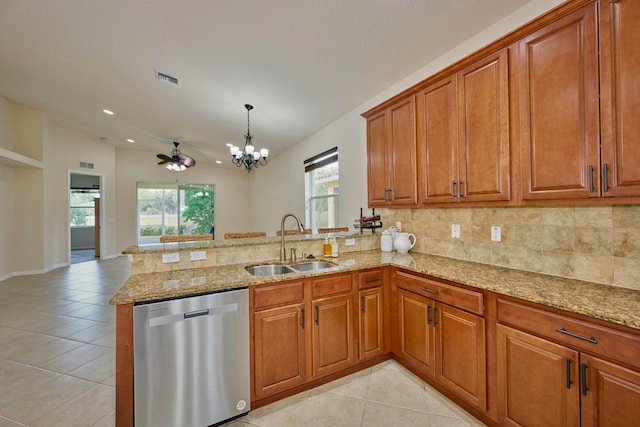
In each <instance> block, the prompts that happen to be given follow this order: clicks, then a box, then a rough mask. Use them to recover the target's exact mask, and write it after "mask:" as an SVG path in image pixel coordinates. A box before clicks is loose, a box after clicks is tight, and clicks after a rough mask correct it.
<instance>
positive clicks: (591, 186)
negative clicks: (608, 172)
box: [589, 165, 596, 193]
mask: <svg viewBox="0 0 640 427" xmlns="http://www.w3.org/2000/svg"><path fill="white" fill-rule="evenodd" d="M595 190H596V188H595V186H594V184H593V165H589V192H590V193H593V192H594V191H595Z"/></svg>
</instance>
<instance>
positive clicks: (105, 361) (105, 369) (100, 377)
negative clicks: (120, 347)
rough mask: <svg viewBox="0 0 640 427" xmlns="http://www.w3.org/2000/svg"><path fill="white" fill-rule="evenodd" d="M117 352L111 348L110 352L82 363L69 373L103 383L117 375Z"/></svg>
mask: <svg viewBox="0 0 640 427" xmlns="http://www.w3.org/2000/svg"><path fill="white" fill-rule="evenodd" d="M115 369H116V353H115V351H114V350H111V351H110V352H109V353H107V354H105V355H103V356H100V357H98V358H97V359H94V360H92V361H91V362H89V363H87V364H85V365H82V366H81V367H79V368H77V369H74V370H73V371H71V372H69V375H73V376H74V377H79V378H83V379H85V380H89V381H94V382H97V383H101V382H103V381H106V380H108V379H109V378H111V377H113V376H114V375H115V373H116V372H115Z"/></svg>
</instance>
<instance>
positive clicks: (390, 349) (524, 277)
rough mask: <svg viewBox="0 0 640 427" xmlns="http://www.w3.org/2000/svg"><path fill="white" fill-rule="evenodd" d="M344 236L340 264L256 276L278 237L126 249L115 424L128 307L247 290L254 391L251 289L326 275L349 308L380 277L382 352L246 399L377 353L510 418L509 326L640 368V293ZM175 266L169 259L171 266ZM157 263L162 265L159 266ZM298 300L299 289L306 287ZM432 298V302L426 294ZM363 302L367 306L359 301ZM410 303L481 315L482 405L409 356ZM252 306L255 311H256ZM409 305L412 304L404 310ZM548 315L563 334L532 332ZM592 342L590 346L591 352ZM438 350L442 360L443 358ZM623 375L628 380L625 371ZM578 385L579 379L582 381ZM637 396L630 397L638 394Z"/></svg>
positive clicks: (461, 400) (356, 365) (124, 419)
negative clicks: (128, 267)
mask: <svg viewBox="0 0 640 427" xmlns="http://www.w3.org/2000/svg"><path fill="white" fill-rule="evenodd" d="M349 238H353V239H354V243H355V244H354V245H353V246H349V247H346V246H344V239H342V238H341V239H340V240H341V242H340V244H341V252H340V256H339V257H338V258H329V259H326V260H327V261H333V262H335V263H336V264H337V267H336V268H335V269H331V270H330V271H323V272H312V273H291V274H285V275H274V276H253V275H251V274H249V273H248V272H247V271H246V270H245V267H246V266H248V265H256V264H264V263H267V262H270V263H271V262H272V261H271V260H274V259H277V258H278V256H277V253H278V252H279V241H276V239H274V238H268V237H267V238H262V239H240V240H238V241H233V242H232V241H221V242H210V243H203V242H193V243H178V244H166V245H157V246H150V247H140V248H138V247H131V248H128V249H127V250H126V251H125V253H127V254H128V255H130V257H131V260H132V275H131V277H130V278H129V280H127V282H126V283H125V284H124V285H123V287H122V288H121V289H120V290H119V291H118V292H117V293H116V295H115V296H114V297H113V299H112V300H111V304H112V305H117V342H116V354H117V356H116V367H117V372H116V394H117V396H116V417H117V424H118V425H132V422H133V402H132V400H133V363H132V360H133V359H132V357H133V344H132V343H133V341H132V327H133V315H132V313H133V306H134V304H137V303H144V302H149V301H156V300H162V299H168V298H182V297H188V296H193V295H201V294H207V293H213V292H218V291H222V290H228V289H234V288H240V287H249V290H250V307H251V309H252V321H251V325H252V334H251V336H252V342H251V345H252V352H251V353H252V388H256V385H255V380H254V378H253V375H254V374H255V364H256V363H258V361H257V360H255V357H256V356H255V354H254V348H253V347H254V345H255V343H254V342H253V339H254V337H255V336H254V333H255V330H254V328H255V324H254V322H255V320H254V318H253V316H256V319H258V318H259V317H258V315H259V314H260V313H258V312H257V308H256V307H258V303H257V302H256V301H255V298H254V294H253V292H256V291H257V290H261V289H265V290H267V291H269V290H272V289H273V290H276V292H277V291H278V289H277V288H278V287H279V286H280V285H282V286H283V287H282V288H281V289H282V290H283V291H282V292H278V293H277V294H278V295H284V294H285V293H287V294H288V293H289V292H288V291H287V292H285V290H286V289H289V290H291V289H297V288H296V287H297V286H299V289H300V290H301V292H302V294H304V295H307V293H308V294H312V293H313V292H316V290H317V289H320V284H321V282H322V281H323V280H325V278H326V280H325V281H330V280H331V279H332V278H339V279H340V280H341V281H340V282H337V281H333V282H331V286H332V287H336V286H338V285H336V284H337V283H347V285H346V287H344V288H342V290H341V291H339V292H342V294H341V295H343V296H345V295H346V296H348V297H349V298H351V299H349V300H348V301H349V302H348V304H347V307H350V305H349V304H351V305H357V304H358V303H359V302H360V301H358V300H359V299H360V298H357V297H358V296H361V297H365V296H366V294H364V293H363V292H365V290H363V289H364V288H366V286H363V285H364V283H365V282H366V280H364V279H363V277H369V276H366V274H369V275H371V274H373V275H374V276H375V278H376V279H377V278H379V279H378V280H380V282H379V284H378V285H377V286H378V287H379V288H380V294H379V295H380V296H381V305H380V311H381V317H380V319H381V323H380V328H381V329H380V330H381V331H383V335H384V337H383V339H382V343H381V344H380V345H381V352H379V353H377V356H375V357H369V358H366V357H360V358H356V359H354V362H353V363H352V364H351V365H349V367H346V368H344V369H342V370H340V371H338V372H332V373H331V374H330V375H326V376H322V375H318V374H314V373H311V372H306V371H305V368H303V371H305V373H304V375H303V376H306V377H305V378H302V379H301V380H300V383H299V384H298V385H296V386H294V387H292V388H290V389H288V390H285V391H278V392H274V393H272V394H269V392H266V393H264V392H263V393H262V394H260V393H258V394H259V398H258V396H256V393H255V391H256V390H255V389H252V405H253V407H258V406H261V405H263V404H267V403H270V402H272V401H275V400H278V399H280V398H282V397H286V396H287V395H290V394H293V393H296V392H299V391H302V390H304V389H306V388H310V387H314V386H316V385H319V384H321V383H323V382H327V381H330V380H333V379H336V378H338V377H340V376H342V375H346V374H348V373H351V372H355V371H356V370H358V369H362V368H364V367H367V366H371V364H375V363H378V361H380V360H384V359H386V358H389V357H394V358H396V359H397V360H398V361H400V363H403V364H404V365H405V366H407V367H408V368H409V369H410V370H412V371H413V372H414V373H416V374H417V375H419V376H420V377H421V378H423V379H424V380H425V381H427V382H429V383H430V384H432V385H433V386H434V387H436V388H437V389H438V390H440V391H442V392H443V393H444V394H446V395H447V396H448V397H451V398H452V399H453V400H454V401H456V403H458V404H460V405H461V406H463V407H464V408H465V409H467V410H469V411H470V412H471V413H472V414H473V415H474V416H477V417H478V418H480V419H481V420H483V421H484V422H486V423H489V424H496V423H502V422H503V420H504V419H505V417H506V416H507V415H505V408H506V406H505V405H506V403H505V402H504V400H505V398H504V396H503V395H502V394H503V392H504V390H503V388H504V387H509V386H508V384H509V381H510V380H509V365H508V364H507V363H506V362H505V361H504V360H503V357H504V352H505V351H508V350H509V349H510V347H509V346H511V345H513V342H515V341H513V340H512V339H511V338H512V337H511V335H509V333H513V334H516V333H518V334H524V335H526V336H527V337H529V336H531V337H534V336H535V338H536V339H537V340H540V341H545V342H547V340H542V338H538V337H540V336H542V337H543V338H548V339H549V340H551V341H549V342H550V343H551V342H552V343H553V344H554V345H558V344H564V345H566V346H569V347H571V348H572V349H575V350H580V351H590V352H591V353H595V354H596V355H598V356H602V357H603V358H604V359H605V360H606V363H609V364H610V363H611V362H612V361H618V360H619V361H620V365H621V366H618V365H616V368H619V369H624V372H625V373H631V374H633V375H637V376H640V374H638V371H640V360H639V358H638V357H637V355H638V354H640V312H639V311H638V309H637V308H638V306H639V304H640V291H636V290H631V289H625V288H620V287H615V286H607V285H601V284H595V283H589V282H584V281H579V280H572V279H564V278H560V277H554V276H548V275H543V274H537V273H531V272H525V271H519V270H513V269H507V268H500V267H494V266H489V265H484V264H478V263H473V262H468V261H460V260H455V259H451V258H444V257H439V256H433V255H427V254H421V253H409V254H398V253H395V252H393V253H385V252H381V251H380V250H379V236H375V235H373V236H372V235H363V236H350V237H349ZM321 242H322V239H320V238H318V236H303V237H300V236H298V237H295V236H290V237H288V238H287V245H288V247H296V248H297V249H298V253H301V252H303V251H304V252H306V253H312V254H318V253H319V250H318V248H320V243H321ZM350 250H351V251H350ZM193 251H205V252H206V260H199V261H183V262H182V261H181V262H178V263H173V264H162V262H161V261H162V254H167V253H176V252H177V253H179V254H180V259H181V260H182V259H186V260H189V259H190V252H193ZM318 259H321V258H318ZM171 266H174V267H173V269H172V270H171V269H170V268H171ZM176 267H177V268H176ZM156 269H157V270H163V269H164V270H165V271H154V270H156ZM336 280H337V279H336ZM345 281H346V282H345ZM359 283H360V287H359V286H358V284H359ZM339 286H342V285H339ZM429 288H431V289H429ZM433 289H436V290H435V291H434V290H433ZM438 291H439V293H438ZM359 292H360V293H359ZM434 292H435V293H434ZM460 296H461V297H462V299H465V298H468V297H473V298H476V299H477V301H479V303H478V304H476V306H474V307H471V306H469V305H468V304H466V303H465V302H464V301H463V302H457V299H459V298H458V297H460ZM405 297H415V299H414V300H410V299H406V298H405ZM425 297H426V298H425ZM282 298H284V297H282ZM300 298H303V296H302V295H301V296H300ZM427 298H430V299H429V300H427ZM467 300H468V299H467ZM467 300H465V301H467ZM361 301H363V302H364V299H362V300H361ZM407 301H411V302H415V301H418V302H422V301H426V302H425V304H426V305H425V310H427V309H426V307H429V309H428V310H429V311H427V312H426V314H428V315H429V319H428V320H429V321H431V317H430V316H431V311H430V310H431V307H435V308H434V311H433V315H434V317H435V316H436V308H437V307H440V308H439V309H438V311H437V313H438V314H439V315H440V316H441V317H439V319H440V320H439V322H438V323H437V322H435V321H434V327H435V326H436V325H438V324H439V323H442V322H445V323H444V325H446V322H447V317H445V315H448V314H447V311H446V310H447V308H449V309H450V310H451V309H455V310H457V311H458V312H461V314H465V315H468V314H469V313H467V312H468V311H469V312H472V313H473V314H472V315H473V316H475V318H477V319H478V320H480V321H481V323H480V325H481V329H479V331H480V332H481V335H480V337H481V338H480V339H479V341H478V342H479V343H480V344H481V345H480V346H479V348H480V349H481V350H482V355H481V356H482V358H481V359H479V360H480V361H481V362H482V361H484V362H483V363H478V366H479V368H481V369H480V371H481V374H482V376H481V377H479V378H481V381H479V382H480V383H483V384H482V387H479V390H480V394H484V395H483V396H482V399H480V400H477V401H476V400H470V399H466V398H465V396H464V393H462V394H460V393H457V392H456V391H455V390H456V389H455V387H447V382H446V381H444V380H440V379H439V377H438V376H437V375H435V376H434V375H431V374H430V369H427V368H425V366H427V367H428V363H427V364H423V363H422V362H421V361H420V360H419V359H420V358H415V357H414V354H413V353H412V349H411V348H409V346H408V341H407V342H405V340H404V339H402V338H403V337H404V336H405V334H409V333H414V331H410V330H409V328H411V327H412V324H405V323H404V322H405V321H409V322H410V323H411V321H413V320H415V319H414V318H412V317H411V313H412V312H411V311H407V312H405V311H403V310H404V308H403V307H405V306H404V305H403V304H404V303H406V302H407ZM461 301H462V300H461ZM270 304H271V303H270ZM284 304H285V302H284V299H283V300H282V301H281V302H280V303H278V302H276V303H273V304H272V306H273V307H274V308H277V307H283V306H284ZM299 304H300V307H302V309H301V310H302V311H301V313H299V315H301V316H302V317H303V318H304V316H305V311H304V308H308V311H307V312H306V313H307V314H306V316H308V317H309V319H307V320H308V324H311V323H313V320H312V319H311V314H310V313H311V311H313V310H311V302H310V301H308V300H307V299H303V300H300V303H299ZM270 307H271V306H270ZM407 307H409V306H407ZM455 307H457V308H455ZM470 307H471V308H470ZM359 308H360V309H359V310H351V311H349V310H347V311H346V312H347V313H348V317H349V318H348V322H347V323H349V322H352V324H353V325H354V326H353V328H352V329H353V335H354V340H353V341H354V342H355V344H357V343H358V342H359V341H362V340H364V337H362V336H359V334H358V325H359V324H361V323H362V319H359V318H358V315H359V312H361V310H362V307H359ZM405 308H406V307H405ZM254 309H255V311H256V313H255V314H253V313H254ZM408 309H409V310H410V307H409V308H408ZM443 310H444V314H443ZM416 313H421V312H420V311H417V312H416ZM540 319H541V320H540ZM425 320H426V319H425ZM525 321H528V322H529V323H526V322H525ZM523 322H524V323H523ZM554 322H555V323H554ZM558 322H559V323H558ZM302 323H304V320H303V322H302ZM547 323H549V325H551V324H553V326H554V328H552V330H553V329H556V330H557V329H562V330H563V332H559V333H558V334H557V335H558V336H557V337H556V336H552V337H547V336H546V333H547V331H546V330H537V329H536V328H542V327H543V326H547V325H546V324H547ZM349 324H351V323H349ZM348 328H349V327H348ZM565 328H566V329H565ZM522 331H526V332H522ZM567 332H568V333H570V334H574V335H576V334H577V335H579V336H580V337H581V338H582V335H588V336H586V338H587V339H591V338H592V337H591V335H589V334H599V335H598V336H597V337H596V338H597V339H598V340H599V341H600V342H599V343H598V344H590V343H589V342H587V341H583V340H582V339H581V338H577V339H576V338H574V337H572V336H569V335H566V333H567ZM420 333H423V331H420ZM474 333H475V332H474ZM529 333H532V334H533V335H530V334H529ZM474 336H475V335H474ZM594 336H595V335H594ZM520 338H521V337H520ZM565 338H566V339H565ZM440 339H443V337H440ZM567 340H568V341H567ZM572 340H573V341H575V342H573V341H572ZM583 343H586V344H583ZM505 346H506V347H505ZM585 346H587V347H585ZM589 346H592V347H593V348H594V349H590V348H589ZM354 347H355V348H358V346H357V345H354ZM445 348H446V347H445ZM439 357H442V354H440V356H439ZM581 357H585V356H581ZM564 360H565V359H564V358H562V359H561V360H560V362H562V363H561V364H562V367H563V368H562V369H564ZM598 360H599V359H598ZM576 362H577V357H576ZM558 363H559V362H558ZM577 366H578V363H575V364H574V365H573V367H572V368H571V369H570V371H571V372H569V371H568V372H569V373H570V374H571V375H573V374H574V372H573V370H576V373H575V376H574V378H575V382H576V383H577V382H578V378H577V369H578V367H577ZM440 369H442V368H440ZM567 369H569V368H567ZM485 371H486V372H485ZM445 374H446V372H445ZM445 374H443V375H442V378H444V379H446V375H445ZM533 376H535V375H533ZM625 379H626V380H629V378H627V377H625ZM596 380H597V379H596V377H595V376H591V377H590V379H589V381H592V382H595V381H596ZM581 381H586V377H583V379H582V380H581ZM485 386H486V388H485ZM576 387H577V386H574V388H576ZM595 387H596V384H595V383H590V389H594V388H595ZM452 390H453V391H452ZM254 398H255V401H254ZM637 398H638V396H637V395H636V396H635V399H637ZM496 425H497V424H496Z"/></svg>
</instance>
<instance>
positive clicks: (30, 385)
mask: <svg viewBox="0 0 640 427" xmlns="http://www.w3.org/2000/svg"><path fill="white" fill-rule="evenodd" d="M59 376H60V375H59V374H57V373H55V372H51V371H47V370H44V369H39V368H35V367H33V366H28V365H23V364H22V363H17V362H13V361H10V360H4V359H0V415H2V414H4V411H3V408H5V406H6V404H7V402H10V401H12V400H13V399H14V398H15V396H16V395H20V394H22V393H27V394H28V392H29V391H31V390H35V389H37V388H39V387H42V386H43V385H44V384H46V383H48V382H49V381H53V380H54V379H56V378H57V377H59Z"/></svg>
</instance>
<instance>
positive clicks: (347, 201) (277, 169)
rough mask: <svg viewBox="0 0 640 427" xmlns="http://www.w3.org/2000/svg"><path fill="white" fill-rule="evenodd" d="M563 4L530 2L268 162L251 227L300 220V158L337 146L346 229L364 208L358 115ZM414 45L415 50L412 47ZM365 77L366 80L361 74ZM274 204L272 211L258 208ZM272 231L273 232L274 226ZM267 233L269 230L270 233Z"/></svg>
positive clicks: (362, 131) (255, 178)
mask: <svg viewBox="0 0 640 427" xmlns="http://www.w3.org/2000/svg"><path fill="white" fill-rule="evenodd" d="M560 3H562V1H561V0H533V1H532V2H531V3H529V4H527V5H526V6H524V7H522V8H521V9H519V10H517V11H516V12H514V13H513V14H511V15H509V16H507V17H506V18H504V19H502V20H501V21H499V22H497V23H496V24H495V25H492V26H491V27H489V28H487V29H485V30H484V31H482V32H481V33H479V34H477V35H476V36H475V37H473V38H471V39H469V40H467V41H466V42H464V43H462V44H460V45H459V46H458V47H456V48H455V49H453V50H451V51H449V52H447V53H446V54H444V55H442V56H441V57H439V58H437V59H436V60H434V61H432V62H431V63H429V64H427V65H425V66H424V67H422V68H420V69H419V70H417V71H416V72H414V73H412V74H411V75H409V76H407V77H406V78H404V79H402V80H401V81H399V82H397V83H395V84H394V85H392V86H391V87H389V88H388V89H386V90H384V91H383V92H381V93H379V94H378V95H376V96H375V97H373V98H371V99H370V100H369V101H367V102H365V103H364V104H362V105H360V106H359V107H357V108H355V109H354V110H352V111H351V112H349V113H347V114H346V115H344V116H342V117H341V118H340V119H338V120H336V121H335V122H333V123H331V124H330V125H328V126H326V127H325V128H323V129H321V130H320V131H318V132H317V133H315V134H314V135H312V136H310V137H308V138H306V139H304V140H303V141H301V142H300V143H299V144H297V145H296V146H294V147H292V148H291V149H289V150H287V151H285V152H283V153H281V154H280V155H278V156H277V157H274V158H273V159H271V160H270V161H269V165H268V166H267V167H265V168H262V169H259V170H258V171H256V172H257V173H256V174H255V175H253V173H252V177H251V183H250V194H251V203H252V205H251V206H252V210H251V219H250V223H251V228H252V229H255V230H264V231H267V233H268V234H273V231H272V230H275V229H278V228H279V224H280V219H281V218H282V215H283V214H284V213H286V212H294V213H296V214H298V215H301V216H302V217H304V168H303V166H302V162H303V161H304V159H306V158H308V157H310V156H313V155H315V154H318V153H321V152H322V151H324V150H326V149H329V148H331V147H334V146H336V145H337V146H338V151H339V162H340V201H339V203H340V211H339V223H340V225H346V226H350V225H351V224H352V221H353V219H354V218H357V216H358V215H359V213H360V210H359V209H360V207H367V159H366V155H365V153H366V145H367V137H366V121H365V120H364V119H363V118H362V117H361V116H360V114H361V113H363V112H365V111H367V110H368V109H370V108H372V107H374V106H376V105H378V104H379V103H381V102H383V101H385V100H387V99H389V98H391V97H392V96H394V95H396V94H398V93H400V92H402V91H403V90H405V89H407V88H409V87H410V86H413V85H414V84H416V83H418V82H420V81H422V80H424V79H425V78H427V77H429V76H430V75H433V74H435V73H436V72H438V71H440V70H442V69H443V68H446V67H447V66H449V65H451V64H453V63H454V62H456V61H458V60H460V59H462V58H464V57H465V56H467V55H469V54H471V53H473V52H475V51H476V50H478V49H480V48H482V47H484V46H486V45H488V44H490V43H492V42H494V41H495V40H497V39H499V38H500V37H502V36H503V35H505V34H507V33H509V32H510V31H512V30H514V29H516V28H518V27H519V26H521V25H523V24H525V23H527V22H529V21H531V20H532V19H534V18H536V17H538V16H539V15H541V14H543V13H544V12H546V11H548V10H550V9H552V8H553V7H555V6H557V5H559V4H560ZM418 48H419V47H418V46H416V49H418ZM363 78H366V76H363ZM262 206H273V208H272V209H260V207H262ZM274 227H275V228H274ZM270 231H271V232H270Z"/></svg>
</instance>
